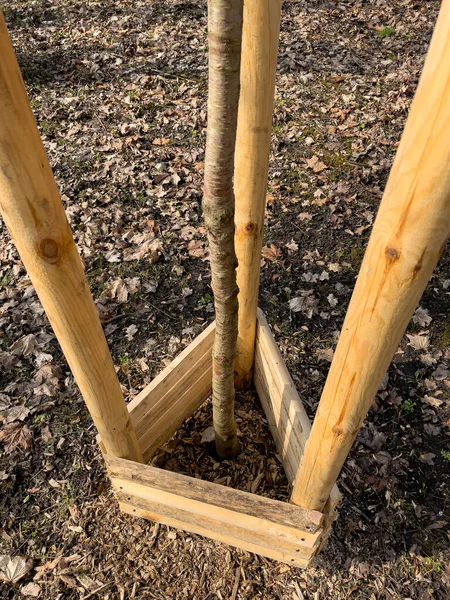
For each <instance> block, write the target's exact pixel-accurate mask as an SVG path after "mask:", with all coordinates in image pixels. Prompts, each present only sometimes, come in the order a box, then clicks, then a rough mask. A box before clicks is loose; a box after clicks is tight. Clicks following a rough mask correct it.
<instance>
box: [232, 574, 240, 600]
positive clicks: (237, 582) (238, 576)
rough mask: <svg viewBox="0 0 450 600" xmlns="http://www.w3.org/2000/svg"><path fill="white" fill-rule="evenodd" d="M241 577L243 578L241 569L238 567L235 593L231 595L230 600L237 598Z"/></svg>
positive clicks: (234, 586) (234, 587)
mask: <svg viewBox="0 0 450 600" xmlns="http://www.w3.org/2000/svg"><path fill="white" fill-rule="evenodd" d="M240 576H241V568H240V567H238V568H237V569H236V577H235V579H234V585H233V591H232V593H231V598H230V600H236V596H237V593H238V589H239V579H240Z"/></svg>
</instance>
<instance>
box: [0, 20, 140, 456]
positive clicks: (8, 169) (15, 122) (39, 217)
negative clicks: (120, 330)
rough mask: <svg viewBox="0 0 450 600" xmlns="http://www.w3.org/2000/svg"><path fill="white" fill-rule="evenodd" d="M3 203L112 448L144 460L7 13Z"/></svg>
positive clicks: (1, 65) (1, 61) (1, 102)
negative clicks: (38, 124)
mask: <svg viewBox="0 0 450 600" xmlns="http://www.w3.org/2000/svg"><path fill="white" fill-rule="evenodd" d="M0 57H1V58H0V209H1V213H2V215H3V218H4V220H5V223H6V226H7V227H8V229H9V232H10V233H11V237H12V238H13V240H14V243H15V244H16V246H17V250H18V251H19V254H20V256H21V258H22V261H23V263H24V265H25V267H26V269H27V271H28V274H29V275H30V278H31V281H32V283H33V285H34V287H35V289H36V292H37V294H38V296H39V299H40V300H41V302H42V305H43V307H44V309H45V312H46V313H47V316H48V318H49V320H50V323H51V325H52V327H53V330H54V331H55V334H56V337H57V338H58V341H59V343H60V344H61V347H62V350H63V352H64V354H65V356H66V358H67V362H68V363H69V366H70V368H71V369H72V372H73V374H74V377H75V379H76V381H77V383H78V386H79V388H80V390H81V393H82V394H83V397H84V400H85V402H86V404H87V406H88V409H89V411H90V413H91V415H92V418H93V420H94V423H95V425H96V427H97V429H98V431H99V433H100V435H101V437H102V441H103V443H104V446H105V449H106V452H107V453H108V454H111V455H112V456H117V457H122V458H129V459H133V460H138V461H139V460H141V453H140V451H139V448H138V445H137V440H136V436H135V434H134V431H133V428H132V425H131V422H130V418H129V416H128V411H127V408H126V405H125V401H124V399H123V395H122V391H121V388H120V384H119V381H118V379H117V376H116V373H115V370H114V365H113V363H112V360H111V356H110V354H109V350H108V346H107V344H106V340H105V336H104V334H103V330H102V327H101V325H100V321H99V318H98V314H97V310H96V308H95V305H94V302H93V300H92V296H91V294H90V292H89V287H88V284H87V281H86V277H85V274H84V270H83V266H82V264H81V261H80V257H79V256H78V252H77V249H76V247H75V243H74V240H73V237H72V234H71V231H70V227H69V224H68V222H67V218H66V215H65V213H64V207H63V204H62V202H61V198H60V196H59V193H58V190H57V187H56V184H55V181H54V179H53V175H52V171H51V168H50V165H49V163H48V160H47V156H46V154H45V150H44V147H43V145H42V142H41V139H40V136H39V132H38V129H37V127H36V122H35V120H34V117H33V114H32V112H31V108H30V105H29V102H28V98H27V94H26V91H25V87H24V85H23V81H22V77H21V74H20V70H19V66H18V64H17V61H16V57H15V56H14V50H13V47H12V45H11V42H10V40H9V37H8V32H7V30H6V25H5V22H4V19H3V17H2V15H1V13H0Z"/></svg>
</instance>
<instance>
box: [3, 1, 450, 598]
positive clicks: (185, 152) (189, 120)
mask: <svg viewBox="0 0 450 600" xmlns="http://www.w3.org/2000/svg"><path fill="white" fill-rule="evenodd" d="M283 5H284V6H283V22H282V34H281V47H280V58H279V74H278V83H277V96H276V105H275V117H274V125H273V146H272V155H271V162H270V178H269V192H268V197H267V198H268V208H267V227H266V234H265V235H266V238H265V249H264V260H263V268H262V289H261V302H260V303H261V306H262V308H263V309H264V311H265V312H266V314H267V316H268V319H269V322H270V324H271V325H272V327H273V329H274V332H275V335H276V338H277V341H278V344H279V346H280V348H281V351H282V353H283V355H284V357H285V360H286V362H287V364H288V366H289V369H290V371H291V373H292V376H293V378H294V380H295V382H296V384H297V387H298V390H299V392H300V394H301V397H302V399H303V401H304V403H305V406H306V408H307V410H308V411H309V412H310V414H311V415H312V414H313V413H314V410H315V408H316V406H317V402H318V399H319V397H320V390H321V388H322V386H323V383H324V380H325V377H326V373H327V369H328V366H329V360H330V357H331V355H332V351H333V348H334V346H335V341H336V336H337V335H338V331H339V328H340V326H341V324H342V321H343V318H344V314H345V310H346V306H347V304H348V301H349V298H350V294H351V290H352V287H353V283H354V280H355V277H356V274H357V271H358V267H359V264H360V262H361V259H362V255H363V251H364V247H365V244H366V242H367V238H368V235H369V232H370V228H371V224H372V221H373V218H374V214H375V212H376V209H377V206H378V204H379V201H380V198H381V194H382V190H383V188H384V185H385V182H386V179H387V176H388V172H389V168H390V165H391V164H392V160H393V157H394V154H395V150H396V147H397V144H398V141H399V137H400V134H401V131H402V128H403V125H404V122H405V118H406V115H407V111H408V107H409V104H410V102H411V99H412V97H413V94H414V91H415V89H416V85H417V81H418V76H419V73H420V69H421V67H422V64H423V59H424V55H425V53H426V49H427V46H428V43H429V39H430V36H431V32H432V28H433V24H434V21H435V18H436V15H437V11H438V2H436V1H434V0H431V1H425V0H398V1H397V2H385V1H384V0H377V1H371V2H368V1H363V0H360V1H357V0H348V1H346V2H340V1H339V0H336V1H333V2H318V1H315V0H284V2H283ZM3 7H4V11H5V16H6V19H7V22H8V26H9V28H10V32H11V36H12V39H13V41H14V45H15V48H16V51H17V55H18V59H19V62H20V66H21V68H22V71H23V75H24V79H25V83H26V86H27V89H28V92H29V95H30V99H31V103H32V107H33V110H34V113H35V115H36V118H37V121H38V124H39V128H40V131H41V133H42V136H43V139H44V143H45V147H46V149H47V151H48V153H49V157H50V161H51V164H52V166H53V168H54V171H55V175H56V178H57V181H58V185H59V187H60V190H61V192H62V194H63V200H64V202H65V206H66V209H67V214H68V216H69V219H70V222H71V225H72V227H73V230H74V235H75V238H76V242H77V244H78V247H79V249H80V253H81V255H82V258H83V261H84V263H85V265H86V271H87V275H88V278H89V282H90V285H91V288H92V291H93V294H94V296H95V299H96V302H97V306H98V308H99V312H100V315H101V318H102V321H103V323H104V327H105V332H106V335H107V338H108V341H109V343H110V347H111V350H112V354H113V358H114V362H115V364H116V365H117V368H118V374H119V377H120V380H121V382H122V384H123V386H124V390H125V392H126V395H127V397H132V396H134V395H135V394H136V393H137V392H138V391H139V390H140V389H141V388H142V387H143V386H144V385H146V384H147V383H148V382H149V380H150V379H151V378H152V377H153V376H154V375H155V374H156V373H158V372H159V371H160V370H161V368H162V367H163V366H164V364H166V363H167V362H168V361H170V360H171V359H172V358H173V357H174V356H175V355H176V354H177V353H178V351H179V350H180V349H181V348H182V347H184V346H185V345H186V344H188V343H189V341H190V340H191V339H192V338H193V337H194V336H195V335H197V333H198V332H199V331H201V329H202V328H203V327H204V326H205V324H206V323H208V322H209V321H210V320H211V319H212V318H213V314H212V304H211V292H210V288H209V273H208V263H207V260H206V259H207V255H206V248H205V231H204V228H203V225H202V218H201V211H200V202H201V194H202V191H201V189H202V176H203V164H202V160H203V148H204V142H205V119H206V113H205V106H206V88H207V80H206V69H207V56H206V37H205V31H206V6H205V2H204V1H203V0H202V1H200V0H191V1H188V2H181V1H180V0H166V1H165V2H156V1H154V0H153V1H152V0H150V1H145V2H144V1H141V0H111V1H108V2H103V1H96V0H92V1H82V0H65V1H64V2H63V1H62V0H52V1H47V0H39V1H37V0H21V1H19V0H17V1H15V2H13V1H6V2H3ZM0 60H1V57H0ZM0 235H1V245H0V260H1V267H0V299H1V307H0V375H1V393H0V411H1V412H0V414H1V420H0V439H1V442H0V485H1V500H2V501H1V512H0V523H1V539H0V544H1V546H0V553H1V554H4V555H10V556H22V557H25V558H26V559H29V560H32V561H33V566H32V568H31V570H30V571H29V572H28V573H27V574H26V575H25V576H24V577H23V578H22V579H20V581H19V582H18V583H15V584H1V583H0V596H1V597H2V598H8V599H12V598H22V597H25V596H24V594H29V597H31V596H30V594H32V593H35V594H39V597H40V598H44V599H52V600H53V599H59V598H61V599H66V598H67V599H79V598H88V597H90V598H102V599H105V600H106V599H109V600H115V599H122V598H124V599H128V598H138V599H141V598H142V599H146V598H156V599H158V600H159V599H172V598H176V599H178V598H180V599H181V598H196V599H199V600H206V599H214V598H219V599H230V598H232V599H233V600H234V599H237V600H241V599H244V598H248V599H257V598H258V599H283V600H302V599H305V600H309V599H314V600H316V599H320V600H324V599H326V598H333V599H334V598H339V599H344V598H355V599H368V600H369V599H370V600H381V599H384V598H386V599H403V600H406V599H407V598H411V599H414V600H416V599H432V598H436V599H444V598H448V597H449V595H450V587H449V586H450V567H449V561H450V556H449V552H448V545H449V529H448V522H449V519H450V507H449V481H450V475H449V467H450V444H449V428H448V427H449V424H450V421H449V419H450V395H449V394H450V367H449V357H450V350H449V343H450V317H449V314H450V312H449V309H450V298H449V293H450V292H449V286H450V274H449V258H450V255H449V252H448V249H447V250H446V251H445V253H444V255H443V257H442V260H441V262H440V264H439V268H438V270H437V272H436V274H435V275H434V276H433V278H432V280H431V282H430V284H429V286H428V288H427V290H426V292H425V294H424V296H423V299H422V300H421V303H420V307H419V309H418V310H417V312H416V315H415V317H414V319H413V322H412V323H411V326H410V328H409V331H408V335H407V336H405V338H404V340H403V341H402V344H401V347H400V348H399V350H398V352H397V354H396V356H395V360H394V363H393V365H392V366H391V368H390V369H389V373H388V377H386V378H385V380H384V382H383V386H382V389H381V390H380V391H379V393H378V395H377V397H376V399H375V402H374V407H373V410H372V411H371V413H370V415H369V418H368V419H367V421H366V424H365V425H364V427H363V429H362V430H361V433H360V435H359V437H358V441H357V443H356V444H355V447H354V449H353V451H352V453H351V455H350V457H349V459H348V461H347V463H346V466H345V468H344V470H343V473H342V475H341V478H340V486H341V489H342V491H343V494H344V498H343V501H342V504H341V508H340V518H339V520H338V521H337V523H336V525H335V527H334V533H333V535H332V537H331V539H330V542H329V544H328V546H327V548H326V550H325V551H324V552H323V554H322V555H321V556H320V558H319V559H318V561H317V566H316V568H315V569H310V570H308V571H306V572H303V571H300V570H297V569H294V568H291V567H289V566H285V565H282V564H279V563H276V562H273V561H270V560H265V559H263V558H260V557H258V556H254V555H252V554H248V553H245V552H241V551H238V550H234V549H232V548H229V547H226V546H223V545H221V544H217V543H214V542H212V541H209V540H205V539H203V538H200V537H198V536H192V535H188V534H184V533H182V532H180V531H175V530H171V529H169V528H166V527H165V526H160V527H156V526H154V525H153V524H152V523H148V522H144V521H141V520H134V519H132V518H129V517H127V516H125V515H121V514H119V512H118V510H117V507H116V504H115V502H114V499H113V497H112V494H111V491H110V487H109V484H108V481H107V478H106V475H105V471H104V467H103V463H102V459H101V456H100V453H99V450H98V449H97V446H96V445H95V440H94V437H95V430H94V428H93V426H92V424H91V421H90V418H89V415H88V414H87V411H86V409H85V407H84V404H83V402H82V400H81V398H80V396H79V393H78V391H77V388H76V386H75V385H74V382H73V379H72V377H71V375H70V372H69V370H68V367H67V364H66V362H65V361H64V358H63V357H62V355H61V352H60V350H59V347H58V345H57V343H56V341H55V338H54V336H53V333H52V331H51V329H50V327H49V325H48V322H47V320H46V318H45V315H44V314H43V312H42V309H41V307H40V304H39V302H38V299H37V297H36V294H35V292H34V290H33V287H32V286H31V285H30V282H29V280H28V278H27V275H26V273H25V271H24V269H23V267H22V265H21V263H20V260H19V258H18V256H17V253H16V252H15V250H14V248H13V245H12V243H11V242H10V240H9V237H8V234H7V231H6V229H5V227H4V226H1V225H0ZM238 417H239V428H240V430H241V434H242V440H243V441H245V442H246V443H247V442H248V448H247V454H246V456H247V457H248V459H246V460H242V459H241V460H240V461H237V462H236V463H234V464H232V465H231V464H228V465H227V464H222V465H218V464H217V463H216V461H215V459H214V457H213V456H212V455H211V453H210V448H209V446H208V444H207V443H206V444H205V443H203V444H202V442H201V434H202V432H203V431H204V430H205V429H206V428H207V427H208V425H210V420H211V415H210V411H208V410H207V409H206V408H205V409H202V411H200V414H199V415H198V418H197V419H196V420H194V421H191V422H189V423H187V424H186V426H185V428H184V429H183V430H182V432H181V433H180V434H179V435H178V436H177V439H178V441H174V442H172V443H171V445H170V446H169V448H166V451H165V452H164V453H161V455H160V456H159V457H158V459H157V460H158V461H161V463H162V464H163V463H164V464H166V466H167V467H168V468H173V469H178V470H181V471H183V472H187V471H189V470H190V471H191V472H193V470H194V471H195V472H197V473H199V474H201V475H203V476H206V477H209V478H212V479H216V480H217V479H218V480H219V481H220V482H221V483H224V484H227V483H229V482H231V481H232V480H231V479H229V478H228V477H232V479H233V482H234V483H236V484H237V485H240V486H242V487H244V488H245V489H253V488H255V489H256V491H257V492H258V493H265V494H269V495H275V496H276V497H284V498H285V497H287V495H288V492H289V490H288V487H287V483H286V481H285V479H284V478H283V474H282V473H281V470H280V466H279V462H278V461H277V459H276V458H274V456H273V452H272V450H273V449H272V448H271V446H270V441H269V440H268V438H267V435H266V431H265V423H264V420H263V418H262V416H261V413H260V411H259V410H258V407H257V405H256V404H255V402H254V400H253V398H252V396H246V397H244V398H241V399H240V400H239V402H238ZM193 457H197V458H198V459H197V461H196V462H195V465H196V466H194V461H193ZM215 471H216V473H215V474H214V472H215ZM261 474H262V475H263V477H262V476H261ZM258 480H259V481H258ZM2 585H3V587H1V586H2Z"/></svg>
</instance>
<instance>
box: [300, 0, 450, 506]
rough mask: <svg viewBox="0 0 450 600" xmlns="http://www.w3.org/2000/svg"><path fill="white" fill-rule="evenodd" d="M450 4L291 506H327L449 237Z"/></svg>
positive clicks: (431, 51)
mask: <svg viewBox="0 0 450 600" xmlns="http://www.w3.org/2000/svg"><path fill="white" fill-rule="evenodd" d="M449 98H450V0H444V2H443V3H442V6H441V12H440V15H439V18H438V22H437V25H436V28H435V32H434V34H433V38H432V41H431V45H430V49H429V52H428V56H427V58H426V61H425V66H424V70H423V73H422V76H421V79H420V82H419V86H418V89H417V92H416V95H415V98H414V101H413V104H412V107H411V111H410V114H409V117H408V120H407V123H406V127H405V130H404V133H403V136H402V139H401V142H400V146H399V149H398V152H397V156H396V158H395V161H394V165H393V167H392V171H391V174H390V176H389V180H388V183H387V186H386V191H385V193H384V196H383V200H382V202H381V205H380V208H379V212H378V216H377V218H376V221H375V223H374V226H373V231H372V235H371V237H370V241H369V245H368V247H367V251H366V254H365V257H364V260H363V263H362V266H361V270H360V273H359V276H358V280H357V283H356V286H355V290H354V292H353V296H352V299H351V302H350V306H349V308H348V312H347V316H346V319H345V322H344V325H343V328H342V332H341V335H340V338H339V342H338V345H337V348H336V351H335V354H334V359H333V362H332V365H331V368H330V372H329V374H328V379H327V381H326V384H325V387H324V390H323V393H322V398H321V400H320V404H319V408H318V410H317V414H316V418H315V420H314V424H313V427H312V431H311V435H310V437H309V439H308V443H307V445H306V449H305V454H304V456H303V460H302V464H301V467H300V472H299V475H298V477H297V479H296V482H295V486H294V491H293V494H292V501H293V502H295V503H296V504H300V505H301V506H305V507H308V508H315V509H317V510H322V509H323V507H324V505H325V503H326V501H327V499H328V497H329V495H330V491H331V489H332V486H333V485H334V482H335V481H336V478H337V476H338V474H339V472H340V470H341V468H342V465H343V463H344V461H345V459H346V457H347V454H348V452H349V450H350V447H351V445H352V443H353V441H354V439H355V437H356V435H357V433H358V430H359V428H360V426H361V424H362V421H363V419H364V418H365V416H366V414H367V411H368V409H369V408H370V405H371V403H372V401H373V398H374V396H375V393H376V391H377V389H378V388H379V385H380V383H381V381H382V378H383V376H384V374H385V372H386V369H387V367H388V366H389V363H390V361H391V360H392V357H393V355H394V353H395V351H396V350H397V348H398V344H399V342H400V340H401V337H402V335H403V333H404V331H405V329H406V327H407V325H408V322H409V320H410V318H411V316H412V313H413V311H414V308H415V307H416V305H417V303H418V301H419V299H420V296H421V295H422V293H423V290H424V289H425V286H426V284H427V281H428V279H429V278H430V276H431V274H432V272H433V269H434V268H435V266H436V263H437V261H438V259H439V257H440V255H441V252H442V250H443V248H444V246H445V243H446V241H447V239H448V236H449V233H450V168H449V166H450V137H449V131H450V101H449Z"/></svg>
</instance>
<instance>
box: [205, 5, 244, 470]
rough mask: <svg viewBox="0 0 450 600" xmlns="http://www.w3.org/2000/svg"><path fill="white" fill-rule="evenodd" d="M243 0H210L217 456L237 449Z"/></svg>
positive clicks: (208, 214) (209, 182)
mask: <svg viewBox="0 0 450 600" xmlns="http://www.w3.org/2000/svg"><path fill="white" fill-rule="evenodd" d="M242 11H243V2H242V0H209V4H208V40H209V94H208V128H207V136H206V153H205V188H204V198H203V210H204V215H205V222H206V227H207V230H208V242H209V249H210V262H211V278H212V289H213V292H214V305H215V311H216V335H215V340H214V347H213V381H212V388H213V423H214V430H215V434H216V450H217V453H218V454H219V456H221V457H222V458H227V457H231V456H235V455H236V454H237V451H238V441H237V435H236V423H235V420H234V395H235V392H234V360H235V355H236V340H237V329H238V302H237V293H238V288H237V284H236V267H237V259H236V253H235V249H234V204H235V203H234V192H233V169H234V150H235V144H236V127H237V112H238V103H239V77H240V62H241V38H242Z"/></svg>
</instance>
